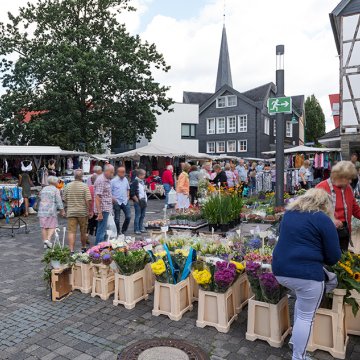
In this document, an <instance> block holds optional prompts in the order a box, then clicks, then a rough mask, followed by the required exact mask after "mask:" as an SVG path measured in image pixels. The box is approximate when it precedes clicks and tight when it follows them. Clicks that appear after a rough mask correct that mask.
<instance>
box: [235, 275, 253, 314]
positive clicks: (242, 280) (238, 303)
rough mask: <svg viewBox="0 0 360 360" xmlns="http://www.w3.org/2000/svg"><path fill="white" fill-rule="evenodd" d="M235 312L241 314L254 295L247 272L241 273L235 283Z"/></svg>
mask: <svg viewBox="0 0 360 360" xmlns="http://www.w3.org/2000/svg"><path fill="white" fill-rule="evenodd" d="M232 287H233V290H234V302H235V312H236V313H237V314H239V313H240V312H241V310H242V309H243V307H244V306H246V304H247V303H248V301H249V299H250V298H251V297H252V293H251V291H250V284H249V281H248V278H247V275H246V273H243V274H241V275H240V276H239V277H238V278H237V280H236V281H235V282H234V284H233V286H232Z"/></svg>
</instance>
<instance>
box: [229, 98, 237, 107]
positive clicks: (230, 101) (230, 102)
mask: <svg viewBox="0 0 360 360" xmlns="http://www.w3.org/2000/svg"><path fill="white" fill-rule="evenodd" d="M226 98H227V106H228V107H233V106H236V105H237V96H235V95H230V96H227V97H226Z"/></svg>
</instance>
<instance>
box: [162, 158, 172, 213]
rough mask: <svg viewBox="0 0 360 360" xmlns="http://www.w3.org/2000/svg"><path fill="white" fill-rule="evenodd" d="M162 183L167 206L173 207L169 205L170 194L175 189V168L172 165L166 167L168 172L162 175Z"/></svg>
mask: <svg viewBox="0 0 360 360" xmlns="http://www.w3.org/2000/svg"><path fill="white" fill-rule="evenodd" d="M161 181H162V184H163V186H164V190H165V206H166V207H170V206H172V205H169V192H170V190H171V189H172V188H173V187H174V168H173V166H172V165H168V166H167V167H166V170H165V171H164V172H163V174H162V177H161Z"/></svg>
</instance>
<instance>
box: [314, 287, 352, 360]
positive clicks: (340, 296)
mask: <svg viewBox="0 0 360 360" xmlns="http://www.w3.org/2000/svg"><path fill="white" fill-rule="evenodd" d="M345 295H346V290H343V289H335V290H334V292H333V304H332V308H331V309H323V308H319V309H318V310H317V311H316V314H315V319H314V325H313V329H312V332H311V335H310V339H309V343H308V347H307V350H308V351H315V350H323V351H327V352H328V353H330V355H332V356H333V357H334V358H336V359H345V354H346V346H347V342H348V336H347V334H346V329H345V321H344V320H345V310H344V304H343V301H344V296H345Z"/></svg>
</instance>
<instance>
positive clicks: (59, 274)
mask: <svg viewBox="0 0 360 360" xmlns="http://www.w3.org/2000/svg"><path fill="white" fill-rule="evenodd" d="M71 291H72V286H71V268H70V267H63V268H61V269H52V270H51V299H52V301H61V300H63V299H64V298H66V297H67V296H69V295H70V294H71Z"/></svg>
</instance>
